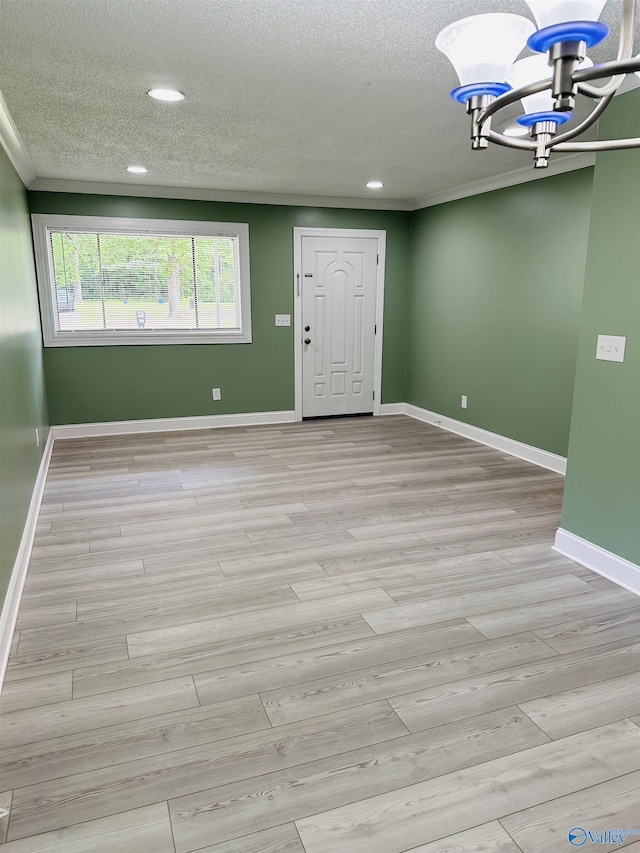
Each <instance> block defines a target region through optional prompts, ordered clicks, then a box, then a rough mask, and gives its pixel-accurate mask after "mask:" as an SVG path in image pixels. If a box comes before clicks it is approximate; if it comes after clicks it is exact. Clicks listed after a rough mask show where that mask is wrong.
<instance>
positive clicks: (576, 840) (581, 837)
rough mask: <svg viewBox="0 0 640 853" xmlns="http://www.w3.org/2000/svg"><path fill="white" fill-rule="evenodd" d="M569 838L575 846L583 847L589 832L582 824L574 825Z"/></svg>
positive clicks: (568, 835) (570, 842)
mask: <svg viewBox="0 0 640 853" xmlns="http://www.w3.org/2000/svg"><path fill="white" fill-rule="evenodd" d="M567 838H568V839H569V844H573V846H574V847H582V845H583V844H585V843H586V840H587V833H586V832H585V830H584V829H582V827H581V826H574V827H573V829H570V830H569V833H568V834H567Z"/></svg>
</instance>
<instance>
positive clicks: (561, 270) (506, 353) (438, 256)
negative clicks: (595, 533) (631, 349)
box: [407, 169, 593, 456]
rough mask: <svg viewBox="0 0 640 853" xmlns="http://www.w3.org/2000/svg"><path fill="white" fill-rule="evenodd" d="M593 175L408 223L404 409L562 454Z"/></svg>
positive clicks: (563, 178) (478, 199)
mask: <svg viewBox="0 0 640 853" xmlns="http://www.w3.org/2000/svg"><path fill="white" fill-rule="evenodd" d="M592 176H593V170H592V169H583V170H580V171H576V172H571V173H568V174H564V175H558V176H553V177H549V178H544V179H541V180H536V181H533V182H531V183H528V184H520V185H518V186H514V187H510V188H508V189H503V190H497V191H495V192H491V193H485V194H483V195H478V196H473V197H471V198H466V199H462V200H460V201H454V202H450V203H448V204H443V205H439V206H437V207H433V208H427V209H425V210H421V211H419V212H417V213H416V214H415V215H414V219H413V234H412V266H411V289H410V310H409V346H408V357H407V400H408V402H410V403H414V404H415V405H417V406H422V407H423V408H426V409H430V410H432V411H435V412H438V413H440V414H443V415H447V416H449V417H452V418H456V419H457V420H461V421H465V422H467V423H470V424H473V425H474V426H478V427H482V428H483V429H488V430H491V431H492V432H496V433H499V434H500V435H505V436H508V437H510V438H513V439H516V440H518V441H523V442H525V443H526V444H531V445H533V446H534V447H540V448H543V449H544V450H548V451H551V452H553V453H558V454H560V455H563V456H564V455H566V452H567V442H568V436H569V422H570V415H571V400H572V395H573V383H574V375H575V363H576V350H577V339H578V328H579V323H580V305H581V299H582V287H583V281H584V269H585V258H586V246H587V236H588V228H589V210H590V202H591V189H592ZM560 235H562V240H560ZM463 394H466V395H467V396H468V398H469V406H468V409H467V410H466V411H465V410H464V409H462V408H461V407H460V398H461V396H462V395H463Z"/></svg>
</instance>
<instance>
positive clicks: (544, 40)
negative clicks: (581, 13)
mask: <svg viewBox="0 0 640 853" xmlns="http://www.w3.org/2000/svg"><path fill="white" fill-rule="evenodd" d="M608 35H609V27H608V26H607V25H606V24H603V23H602V21H570V22H568V23H566V24H554V25H553V26H551V27H543V28H542V29H541V30H538V32H537V33H534V34H533V35H532V36H529V41H528V42H527V46H528V47H530V48H531V50H535V51H537V52H538V53H546V52H547V51H548V50H549V48H551V47H553V45H554V44H557V43H558V42H562V41H583V42H585V43H586V45H587V47H594V46H595V45H596V44H600V42H601V41H604V40H605V39H606V37H607V36H608Z"/></svg>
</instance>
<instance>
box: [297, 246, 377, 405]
mask: <svg viewBox="0 0 640 853" xmlns="http://www.w3.org/2000/svg"><path fill="white" fill-rule="evenodd" d="M377 251H378V241H377V240H376V238H375V237H341V236H339V235H337V236H335V237H302V323H303V327H304V329H305V331H303V340H304V339H309V340H310V343H309V344H304V343H303V344H302V382H303V394H302V415H303V417H318V416H322V415H325V416H328V415H346V414H360V413H365V412H371V411H373V374H374V350H375V317H376V283H377V268H376V266H377ZM307 327H309V331H306V328H307Z"/></svg>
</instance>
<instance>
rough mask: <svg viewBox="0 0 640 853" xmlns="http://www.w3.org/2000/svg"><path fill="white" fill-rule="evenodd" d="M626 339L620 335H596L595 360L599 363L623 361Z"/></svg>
mask: <svg viewBox="0 0 640 853" xmlns="http://www.w3.org/2000/svg"><path fill="white" fill-rule="evenodd" d="M626 343H627V339H626V338H625V337H622V336H620V335H598V346H597V347H596V358H597V359H600V361H624V348H625V346H626Z"/></svg>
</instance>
